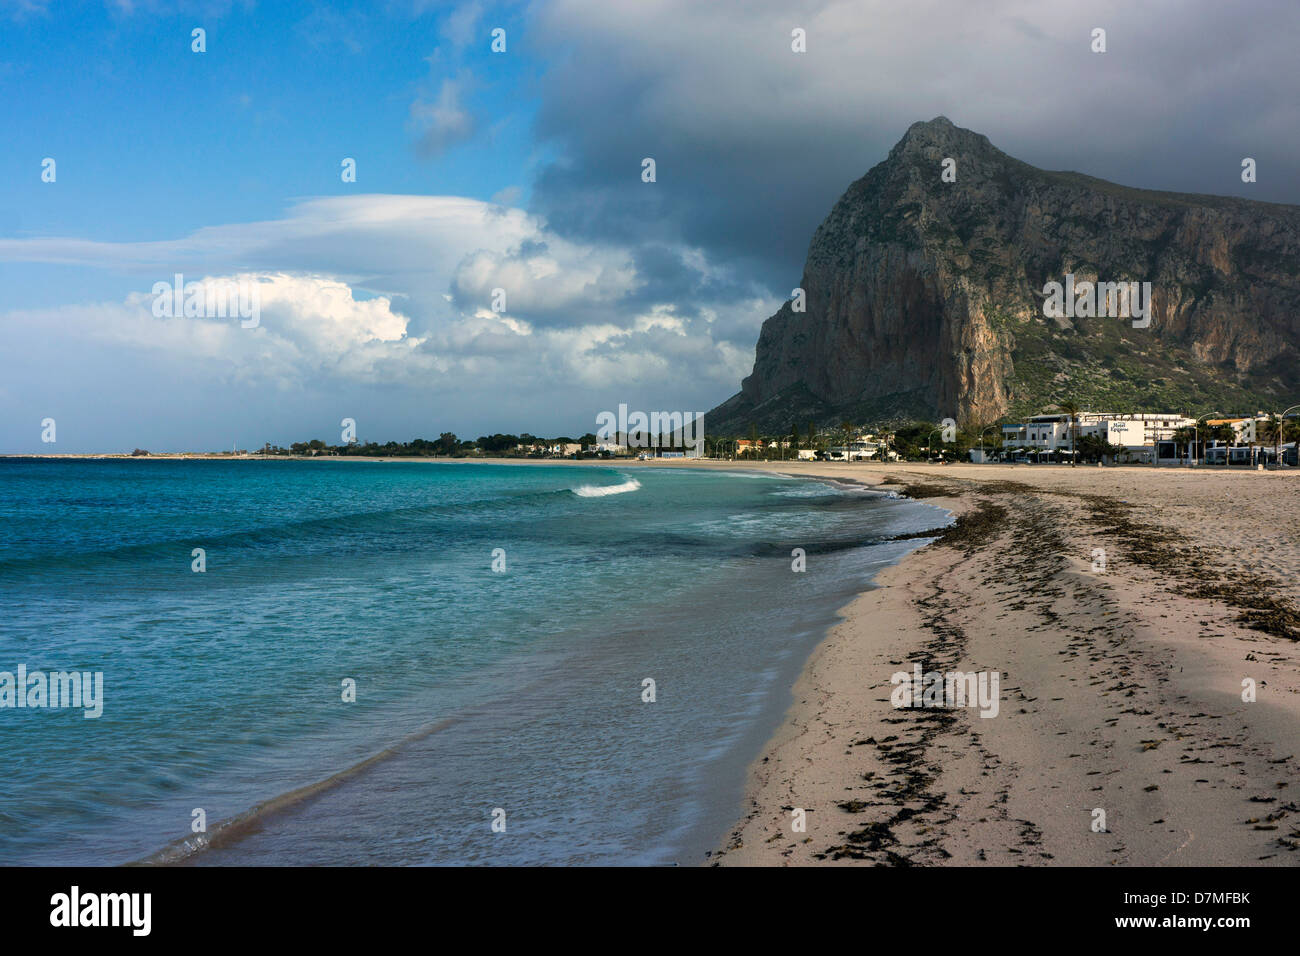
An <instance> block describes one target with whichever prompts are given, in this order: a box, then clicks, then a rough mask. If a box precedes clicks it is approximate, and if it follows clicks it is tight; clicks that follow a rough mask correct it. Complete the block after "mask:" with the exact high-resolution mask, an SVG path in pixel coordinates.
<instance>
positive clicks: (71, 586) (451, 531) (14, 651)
mask: <svg viewBox="0 0 1300 956" xmlns="http://www.w3.org/2000/svg"><path fill="white" fill-rule="evenodd" d="M948 520H949V517H948V515H947V513H946V512H943V511H941V510H939V509H936V508H933V507H930V506H927V505H923V504H920V503H917V502H913V501H908V500H905V499H898V498H896V497H894V496H891V495H888V494H882V493H879V492H872V491H868V490H865V489H862V488H858V487H853V486H850V485H845V484H838V483H834V482H825V481H813V480H808V479H801V478H786V477H781V476H773V475H759V474H755V473H728V472H720V471H713V470H704V469H683V468H676V467H671V468H670V467H664V466H654V465H649V466H638V467H619V466H618V465H616V464H611V465H600V466H594V467H589V466H571V465H533V466H529V465H523V466H514V465H497V464H487V463H478V462H452V463H437V462H383V461H354V460H343V461H339V460H336V461H305V462H304V461H257V460H249V461H233V460H232V461H220V460H75V459H74V460H48V459H46V460H37V459H9V460H0V671H9V672H14V671H15V670H16V669H17V667H18V666H19V665H24V666H25V667H26V668H27V670H28V671H29V672H30V671H37V670H44V671H60V670H62V671H71V670H78V671H83V672H92V673H102V675H103V691H102V696H103V700H102V714H101V715H100V716H98V717H97V718H95V719H86V717H85V716H84V715H83V712H82V711H81V710H78V709H72V708H65V709H55V708H24V709H17V708H3V709H0V760H2V761H3V772H2V773H0V864H7V865H12V864H115V863H125V862H131V861H137V860H154V861H169V862H184V863H190V864H285V865H300V864H325V865H329V864H335V865H348V864H453V863H475V864H562V863H605V864H608V863H630V864H670V863H681V864H696V863H701V862H704V861H705V860H706V854H707V852H708V851H709V850H710V849H711V848H713V847H715V846H717V845H718V842H719V841H720V840H721V839H722V837H723V836H724V835H725V832H726V830H727V829H728V828H729V827H730V826H731V825H733V824H734V823H735V822H737V821H738V819H739V818H740V816H741V814H742V787H743V784H744V774H745V768H746V766H747V764H748V763H749V762H750V761H752V760H753V759H754V758H755V757H756V756H757V755H758V753H759V750H760V749H761V747H762V744H763V743H764V741H765V740H766V739H767V738H768V737H769V736H770V734H771V733H772V732H773V730H774V729H775V728H776V727H777V726H778V723H779V720H780V718H781V715H782V713H783V712H784V710H785V708H786V707H788V705H789V703H790V688H791V686H792V684H793V681H794V679H795V678H796V677H797V675H798V672H799V670H800V668H801V667H802V665H803V663H804V661H805V660H806V658H807V655H808V654H809V652H810V651H811V649H812V648H813V647H814V646H815V645H816V643H817V642H818V641H819V640H820V639H821V638H822V637H823V636H824V634H825V631H826V629H827V627H828V626H829V625H831V624H832V623H833V622H834V620H835V613H836V611H837V610H838V609H839V608H841V607H843V605H844V604H845V603H847V601H848V600H850V599H851V597H852V596H853V595H854V594H856V593H858V592H860V591H861V590H863V589H864V588H865V587H867V586H868V584H869V581H870V578H871V575H872V574H873V573H874V572H875V571H876V570H878V569H879V568H880V567H882V566H884V565H886V564H888V563H891V562H893V561H895V560H897V559H898V558H899V557H900V556H901V555H903V554H904V553H906V552H907V551H908V550H910V549H912V548H914V547H916V546H917V545H918V544H921V543H924V542H923V541H917V540H907V541H890V540H887V539H889V538H891V537H892V536H894V535H898V534H901V533H906V532H911V531H917V530H922V529H926V528H932V527H935V526H938V525H943V524H946V523H947V522H948ZM795 549H802V550H803V553H804V555H805V557H804V559H803V563H804V564H805V565H806V570H805V571H795V570H793V567H795V566H798V564H799V562H798V561H797V560H796V558H795V557H794V556H793V552H794V551H795ZM200 552H201V558H202V559H201V560H200V559H199V557H198V555H199V553H200ZM198 567H202V570H196V568H198ZM886 676H887V675H886ZM881 679H883V678H882V676H881V675H873V674H863V675H861V680H862V683H863V691H864V699H866V696H867V693H868V688H869V687H870V686H872V685H873V684H875V683H878V682H879V680H881Z"/></svg>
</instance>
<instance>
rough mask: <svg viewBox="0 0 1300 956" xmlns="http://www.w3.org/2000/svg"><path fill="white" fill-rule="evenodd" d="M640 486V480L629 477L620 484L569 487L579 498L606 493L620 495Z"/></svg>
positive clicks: (601, 495) (600, 495)
mask: <svg viewBox="0 0 1300 956" xmlns="http://www.w3.org/2000/svg"><path fill="white" fill-rule="evenodd" d="M640 487H641V482H639V481H637V480H636V479H635V478H629V479H628V480H627V481H625V482H623V483H622V484H621V485H579V486H578V487H577V488H570V489H569V490H570V491H572V492H573V493H574V494H575V495H577V496H578V497H579V498H603V497H605V496H606V495H622V494H626V493H627V492H629V491H636V490H637V489H638V488H640Z"/></svg>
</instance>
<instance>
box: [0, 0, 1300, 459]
mask: <svg viewBox="0 0 1300 956" xmlns="http://www.w3.org/2000/svg"><path fill="white" fill-rule="evenodd" d="M1099 27H1100V28H1102V29H1104V30H1105V31H1106V45H1107V49H1106V52H1105V53H1103V54H1099V53H1095V52H1093V50H1092V49H1091V47H1092V43H1093V40H1092V31H1093V30H1094V29H1095V28H1099ZM196 28H197V29H202V30H203V31H204V36H203V39H204V50H203V51H202V52H197V51H195V50H194V49H193V46H194V44H195V40H194V36H193V31H194V30H195V29H196ZM795 29H800V30H803V31H804V32H805V35H806V52H803V53H797V52H795V51H794V50H792V40H791V34H792V31H793V30H795ZM494 31H504V33H503V34H502V33H499V32H498V33H496V34H495V36H496V37H498V38H502V37H503V38H504V50H503V51H494V50H493V41H494ZM1298 35H1300V4H1296V3H1294V2H1293V0H1286V2H1265V0H1261V2H1248V3H1242V4H1223V3H1220V2H1217V0H1214V2H1180V3H1172V2H1161V0H1153V2H1147V3H1143V4H1141V5H1137V4H1132V3H1131V2H1128V0H1122V2H1105V0H1099V2H1089V3H1076V2H1073V0H1053V2H1051V3H1044V2H1042V0H985V2H980V3H967V2H960V3H959V2H955V0H946V2H935V0H911V2H909V3H905V4H900V3H884V2H880V3H876V2H831V0H806V2H792V0H786V2H769V0H752V2H734V3H733V2H728V3H724V2H700V0H639V2H631V0H628V2H610V0H599V2H585V0H584V2H579V0H545V2H525V0H518V2H490V0H466V2H459V3H452V2H447V3H443V2H433V0H373V2H370V3H358V4H316V3H295V2H280V3H266V2H252V0H248V2H186V0H182V2H179V3H177V2H170V3H162V2H157V3H154V2H149V0H118V2H108V3H101V2H94V3H92V2H85V3H58V2H55V0H49V2H44V0H0V182H3V183H4V188H3V190H0V453H67V454H72V453H94V452H113V451H129V450H131V449H133V448H137V447H140V448H146V449H148V450H150V451H154V452H162V451H183V450H191V451H202V450H215V449H221V448H230V447H232V446H238V447H239V448H258V447H261V446H262V444H263V443H264V442H270V443H272V444H279V445H288V444H289V443H290V442H293V441H300V440H307V439H311V438H321V439H324V440H325V441H327V442H330V443H337V442H339V441H340V440H342V425H341V422H342V421H343V419H345V418H347V419H352V420H354V421H355V422H356V435H357V437H358V438H359V439H360V440H362V441H371V440H373V441H379V442H384V441H388V440H398V441H405V440H409V439H411V438H415V437H424V438H436V437H437V436H438V435H439V434H440V433H442V432H445V431H452V432H455V433H457V434H458V435H460V436H461V437H462V438H466V437H470V438H472V437H477V436H478V435H481V434H490V433H493V432H510V433H516V434H517V433H519V432H531V433H533V434H538V435H544V436H555V435H561V434H563V435H569V436H577V435H581V434H582V433H584V432H588V431H593V430H594V429H595V423H596V416H597V415H598V414H599V413H600V412H602V411H606V410H614V411H616V410H617V409H618V407H619V405H620V404H627V405H628V406H629V408H631V409H642V410H646V411H651V410H666V411H683V412H692V411H706V410H708V409H710V408H712V407H713V406H715V405H716V404H718V403H719V402H721V401H722V400H724V399H726V398H727V397H729V396H730V395H731V394H733V393H734V392H736V391H737V390H738V388H739V383H740V379H741V378H742V377H744V376H745V375H747V374H748V373H749V371H750V369H751V366H752V363H753V357H754V345H755V342H756V340H757V336H758V330H759V326H760V325H761V323H762V321H763V319H765V318H766V317H767V316H768V315H770V314H772V313H773V312H775V311H776V309H777V308H778V307H779V306H780V304H781V303H782V302H783V301H784V300H785V299H787V298H788V297H789V296H790V294H791V290H792V289H793V288H794V287H795V286H796V285H797V284H798V282H799V278H800V274H801V271H802V265H803V259H804V256H805V254H806V252H807V248H808V243H809V240H810V239H811V237H812V233H813V230H814V229H815V228H816V226H817V224H818V223H819V222H820V221H821V220H822V219H823V218H824V217H825V216H826V214H827V213H828V212H829V211H830V208H831V206H832V205H833V204H834V202H835V200H836V199H837V198H838V197H839V196H840V195H841V194H842V193H843V192H844V190H845V189H846V188H847V187H848V185H849V184H850V183H851V182H853V181H854V180H855V179H857V178H859V177H860V176H862V175H863V174H864V173H866V171H867V170H868V169H870V168H871V167H872V166H873V165H875V164H876V163H878V162H880V161H881V160H883V159H884V157H885V155H886V154H887V153H888V151H889V148H890V147H891V146H892V145H893V144H894V143H895V142H897V140H898V139H899V138H901V136H902V135H903V133H904V132H905V131H906V129H907V127H908V126H909V125H911V124H912V123H914V122H917V121H920V120H928V119H932V118H933V117H935V116H938V115H945V116H947V117H949V118H950V119H951V120H952V121H953V122H955V123H956V124H957V125H959V126H963V127H966V128H969V129H974V130H976V131H978V132H981V133H984V134H985V135H987V136H988V137H989V138H990V140H991V141H992V142H993V144H994V145H995V146H997V147H999V148H1000V149H1002V150H1004V151H1005V152H1008V153H1010V154H1011V155H1013V156H1015V157H1017V158H1019V159H1023V160H1025V161H1026V162H1029V163H1032V164H1034V165H1036V166H1040V167H1043V168H1047V169H1069V170H1077V171H1079V172H1084V173H1087V174H1089V175H1093V176H1098V177H1101V178H1104V179H1109V180H1113V181H1116V182H1120V183H1123V184H1126V185H1130V186H1137V187H1142V188H1148V189H1169V190H1177V191H1182V192H1200V193H1212V194H1219V195H1236V196H1246V197H1248V198H1253V199H1259V200H1265V201H1271V202H1286V203H1300V98H1297V96H1296V92H1295V91H1296V90H1297V89H1300V65H1298V64H1300V57H1297V56H1295V54H1294V51H1293V49H1292V44H1293V42H1294V38H1295V37H1296V36H1298ZM497 45H498V46H500V45H501V40H500V39H498V41H497ZM1244 157H1251V158H1253V159H1255V160H1256V163H1257V169H1258V176H1257V181H1256V182H1255V183H1251V184H1246V183H1243V182H1242V181H1241V175H1240V172H1241V161H1242V159H1243V158H1244ZM646 158H652V159H653V160H654V161H655V180H654V182H646V181H644V179H643V160H644V159H646ZM349 159H350V160H353V161H354V162H355V171H356V175H355V181H344V175H343V169H344V162H345V160H349ZM47 160H53V161H54V163H53V176H52V181H47V180H48V179H50V178H51V177H50V175H49V172H50V170H49V166H48V164H47V162H46V161H47ZM177 274H180V275H182V276H183V277H184V282H186V283H190V282H204V283H207V284H206V285H205V286H204V287H205V288H212V287H214V286H215V284H219V283H227V284H230V286H231V287H239V288H242V289H245V290H251V289H256V293H257V297H258V303H259V307H258V318H257V322H256V324H255V325H249V323H247V322H244V321H240V319H239V317H235V318H231V317H229V316H228V315H197V316H188V317H187V316H184V315H175V316H171V315H166V314H163V315H158V314H156V313H157V311H158V302H159V301H160V300H159V297H158V295H157V294H156V287H157V284H158V283H160V282H165V283H174V281H175V279H174V277H175V276H176V275H177ZM494 290H501V293H502V294H499V293H496V292H495V291H494ZM246 326H248V327H246ZM47 419H53V420H54V422H55V431H54V437H55V439H56V440H55V441H54V442H53V443H50V442H45V441H42V437H43V436H45V437H49V429H48V428H47V427H46V426H44V425H43V422H45V421H46V420H47ZM706 428H707V423H706Z"/></svg>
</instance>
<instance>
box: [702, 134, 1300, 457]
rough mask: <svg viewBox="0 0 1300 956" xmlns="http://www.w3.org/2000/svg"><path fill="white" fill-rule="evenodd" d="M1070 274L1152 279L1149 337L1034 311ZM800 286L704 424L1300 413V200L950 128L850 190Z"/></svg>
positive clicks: (906, 142)
mask: <svg viewBox="0 0 1300 956" xmlns="http://www.w3.org/2000/svg"><path fill="white" fill-rule="evenodd" d="M945 159H952V160H954V161H955V175H956V181H955V182H945V181H944V180H943V177H942V173H943V169H944V160H945ZM1066 273H1072V274H1073V276H1074V278H1075V281H1077V282H1084V281H1089V282H1095V281H1098V280H1100V281H1103V282H1112V281H1113V282H1119V281H1138V282H1150V283H1151V293H1152V314H1151V323H1150V327H1149V328H1145V329H1139V328H1133V327H1132V324H1131V322H1129V321H1126V320H1124V319H1121V318H1060V319H1049V318H1045V317H1044V310H1043V288H1044V284H1045V283H1047V282H1049V281H1056V282H1062V281H1063V277H1064V276H1065V274H1066ZM799 285H800V287H801V288H803V289H804V290H805V294H806V311H805V312H796V311H793V309H792V307H791V303H790V302H786V304H785V305H784V306H782V308H781V309H780V310H779V311H778V312H777V313H776V314H775V315H773V316H772V317H771V318H769V319H768V320H767V321H766V322H764V323H763V328H762V332H761V333H760V335H759V339H758V348H757V353H756V358H755V362H754V371H753V373H752V374H751V375H750V376H749V377H748V378H746V379H745V380H744V382H743V383H742V385H741V391H740V392H739V393H738V394H736V395H735V396H733V397H732V398H730V399H729V400H727V401H726V402H724V403H723V404H722V405H720V406H718V408H716V409H714V410H713V411H712V412H711V413H709V417H708V419H706V421H707V422H708V427H709V430H710V432H712V433H714V434H724V433H741V432H745V431H747V430H748V428H749V426H750V425H751V424H754V425H757V426H758V427H759V428H760V429H762V430H765V431H776V430H781V429H786V428H788V427H789V426H790V425H791V424H797V425H798V426H799V427H800V429H801V430H802V428H803V427H804V426H805V425H806V423H807V422H808V421H809V420H813V421H817V422H819V423H820V424H825V425H837V424H838V423H839V422H840V421H841V420H842V419H845V418H847V419H849V420H850V421H853V422H855V423H876V422H888V421H895V422H896V421H900V420H904V419H910V418H916V419H930V420H936V419H939V418H943V417H946V416H952V417H954V418H956V419H957V420H958V421H960V422H962V423H964V424H966V423H974V422H979V423H987V422H993V421H995V420H997V419H999V418H1000V417H1003V416H1005V415H1008V414H1014V415H1021V414H1032V413H1034V412H1037V411H1039V410H1041V409H1042V408H1045V407H1048V406H1050V405H1052V404H1053V403H1055V402H1057V401H1062V400H1065V399H1073V400H1075V401H1077V402H1079V403H1080V405H1082V406H1084V407H1085V408H1094V409H1107V410H1116V411H1129V410H1133V411H1137V410H1150V411H1181V412H1185V413H1200V412H1224V413H1232V412H1237V411H1253V410H1255V409H1256V408H1265V409H1269V410H1278V406H1279V405H1280V404H1282V403H1284V404H1290V403H1291V402H1300V387H1298V386H1300V367H1298V365H1300V361H1298V359H1300V352H1298V350H1297V344H1300V207H1296V206H1284V205H1275V204H1269V203H1259V202H1251V201H1248V200H1242V199H1232V198H1224V197H1216V196H1195V195H1183V194H1178V193H1165V192H1152V191H1146V190H1138V189H1130V188H1127V187H1123V186H1117V185H1115V184H1113V183H1108V182H1105V181H1103V180H1099V179H1093V178H1091V177H1088V176H1084V175H1080V174H1078V173H1059V172H1046V171H1043V170H1040V169H1036V168H1035V167H1033V166H1030V165H1028V164H1026V163H1022V162H1020V161H1019V160H1016V159H1013V158H1012V157H1010V156H1008V155H1006V154H1005V153H1003V152H1001V151H1000V150H998V149H996V148H994V146H993V145H992V144H991V143H990V142H989V141H988V139H987V138H986V137H984V136H981V135H980V134H978V133H974V132H971V131H970V130H966V129H961V128H959V127H957V126H954V125H953V124H952V123H951V122H949V121H948V120H947V119H945V118H944V117H939V118H937V119H934V120H931V121H930V122H928V123H917V124H915V125H913V126H912V127H911V128H910V129H909V130H908V131H907V133H906V135H904V137H903V138H902V140H901V141H899V143H898V144H897V145H896V146H895V147H894V148H893V149H892V150H891V151H890V153H889V157H888V158H887V159H886V160H885V161H884V162H882V163H880V164H879V165H877V166H876V167H874V168H873V169H872V170H871V171H870V172H868V173H867V174H866V175H865V176H864V177H863V178H862V179H860V180H858V181H857V182H855V183H854V184H853V185H852V186H850V187H849V189H848V191H847V192H846V193H845V194H844V195H843V197H841V199H840V200H839V202H837V203H836V205H835V208H834V209H832V210H831V213H830V215H829V216H827V218H826V220H825V221H824V222H823V223H822V224H821V226H820V227H819V228H818V229H817V231H816V233H815V234H814V236H813V239H812V243H811V245H810V246H809V250H808V260H807V264H806V265H805V267H804V274H803V278H802V280H801V282H800V283H799ZM1229 406H1230V407H1229Z"/></svg>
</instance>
